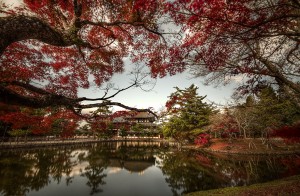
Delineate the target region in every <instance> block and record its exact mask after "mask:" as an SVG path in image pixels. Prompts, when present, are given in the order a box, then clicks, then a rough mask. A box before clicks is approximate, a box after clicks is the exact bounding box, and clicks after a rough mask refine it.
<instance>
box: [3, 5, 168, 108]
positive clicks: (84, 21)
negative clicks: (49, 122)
mask: <svg viewBox="0 0 300 196" xmlns="http://www.w3.org/2000/svg"><path fill="white" fill-rule="evenodd" d="M1 6H2V7H3V9H1V10H0V12H2V13H4V14H5V17H1V18H0V55H1V56H0V62H1V68H0V72H1V76H2V77H1V78H0V88H1V90H0V95H1V96H0V101H1V102H3V103H6V104H14V105H21V106H29V107H34V108H43V107H48V106H63V107H65V108H67V109H71V110H73V111H74V112H78V111H80V110H82V109H85V108H91V107H98V106H99V107H103V106H105V105H117V106H121V107H124V108H125V109H133V110H138V109H136V108H131V107H128V106H125V105H123V104H121V103H116V102H112V101H109V100H110V99H111V98H112V97H114V96H115V95H117V94H118V93H120V92H122V91H123V90H126V89H128V88H131V87H139V86H140V85H141V84H143V81H142V79H143V77H142V79H141V78H140V77H135V80H134V81H133V82H132V83H131V84H129V85H128V86H127V87H124V88H121V89H119V90H117V92H116V93H113V94H111V95H109V93H108V91H105V92H104V95H103V96H102V97H99V98H95V99H89V98H86V97H78V96H77V94H78V89H79V88H89V87H91V86H96V87H100V86H101V85H103V83H104V82H106V81H108V80H109V79H110V78H111V76H112V75H113V74H115V73H119V72H122V71H123V69H124V58H125V57H130V59H131V60H132V62H134V63H138V62H143V63H145V64H146V65H148V66H149V67H150V68H151V71H152V75H153V76H158V75H159V74H160V69H164V68H163V65H162V64H163V61H165V58H164V57H165V56H166V55H167V54H166V53H167V51H168V50H166V48H167V47H168V43H167V39H166V37H165V34H166V33H165V32H164V31H163V30H162V29H161V28H160V27H159V24H160V23H162V22H164V18H163V17H164V11H163V1H160V0H150V1H149V0H148V1H145V0H134V1H127V0H109V1H90V0H54V1H53V0H42V1H41V0H24V7H21V8H18V9H16V10H9V8H8V7H7V6H6V5H4V4H3V5H1ZM83 101H97V103H96V104H85V105H84V104H82V102H83ZM139 111H150V110H148V109H145V110H139Z"/></svg>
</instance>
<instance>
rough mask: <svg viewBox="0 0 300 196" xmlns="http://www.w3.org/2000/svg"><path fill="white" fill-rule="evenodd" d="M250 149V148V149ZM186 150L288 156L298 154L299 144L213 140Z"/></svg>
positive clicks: (278, 141)
mask: <svg viewBox="0 0 300 196" xmlns="http://www.w3.org/2000/svg"><path fill="white" fill-rule="evenodd" d="M250 147H251V148H250ZM184 148H187V149H195V150H201V151H205V152H209V153H218V154H228V155H230V154H232V155H289V154H300V144H299V143H294V144H286V143H284V141H282V140H274V141H272V142H270V143H269V145H266V144H263V143H262V141H261V140H260V139H255V140H253V139H236V140H233V141H228V140H226V139H214V140H212V142H211V144H210V145H209V146H195V145H193V146H185V147H184Z"/></svg>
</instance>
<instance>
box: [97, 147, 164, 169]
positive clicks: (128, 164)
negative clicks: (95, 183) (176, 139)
mask: <svg viewBox="0 0 300 196" xmlns="http://www.w3.org/2000/svg"><path fill="white" fill-rule="evenodd" d="M108 144H110V146H108V148H109V149H110V150H109V151H110V153H109V154H108V159H109V164H108V166H109V167H111V168H120V169H125V170H127V171H129V172H132V173H139V174H142V173H143V172H144V171H145V170H146V169H147V168H149V167H151V166H154V165H155V157H154V154H155V151H156V150H158V149H160V147H161V146H162V145H163V144H162V143H161V142H137V141H127V142H114V143H108ZM99 147H100V146H99ZM101 148H103V146H101Z"/></svg>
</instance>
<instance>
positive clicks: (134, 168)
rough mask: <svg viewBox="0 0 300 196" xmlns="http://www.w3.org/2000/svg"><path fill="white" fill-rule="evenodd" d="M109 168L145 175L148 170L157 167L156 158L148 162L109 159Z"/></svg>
mask: <svg viewBox="0 0 300 196" xmlns="http://www.w3.org/2000/svg"><path fill="white" fill-rule="evenodd" d="M109 162H110V164H109V167H117V168H121V169H126V170H127V171H129V172H132V173H140V174H141V173H143V172H144V171H145V170H146V169H147V168H149V167H151V166H153V165H155V158H154V157H153V156H152V157H149V158H148V160H120V159H109Z"/></svg>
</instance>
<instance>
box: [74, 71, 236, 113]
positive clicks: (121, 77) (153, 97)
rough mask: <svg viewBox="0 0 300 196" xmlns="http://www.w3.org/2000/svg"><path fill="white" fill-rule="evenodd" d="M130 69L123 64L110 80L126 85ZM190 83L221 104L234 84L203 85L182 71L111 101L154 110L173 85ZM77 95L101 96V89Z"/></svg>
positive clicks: (180, 85)
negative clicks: (120, 69) (146, 87)
mask: <svg viewBox="0 0 300 196" xmlns="http://www.w3.org/2000/svg"><path fill="white" fill-rule="evenodd" d="M130 70H131V68H130V66H128V65H127V66H125V72H124V73H123V74H116V75H114V76H113V78H112V80H111V82H113V83H115V85H116V86H118V87H119V88H124V87H126V86H128V85H129V83H130V76H129V75H128V73H129V72H130ZM191 84H195V85H196V86H198V87H199V89H198V94H199V95H201V96H205V95H207V97H206V101H207V102H210V101H213V102H215V103H217V104H223V105H226V103H228V102H229V101H230V97H231V95H232V93H233V88H234V87H233V86H234V84H231V85H227V86H219V87H213V86H205V85H203V83H202V79H201V78H195V79H191V75H189V73H188V72H184V73H182V74H177V75H175V76H166V77H164V78H158V79H157V81H156V85H155V86H154V88H153V89H152V90H151V91H150V92H145V91H143V90H141V89H139V88H131V89H128V90H126V91H123V92H121V93H120V94H118V95H117V96H116V97H114V98H113V99H112V101H116V102H121V103H123V104H125V105H127V106H131V107H138V108H149V107H153V108H155V110H158V109H160V108H161V107H162V106H164V105H165V103H166V101H167V100H168V96H169V95H170V94H171V93H172V92H174V91H175V89H174V87H175V86H177V87H179V88H181V89H184V88H187V87H189V86H190V85H191ZM79 96H81V97H90V98H97V97H102V96H103V91H101V90H99V89H95V88H94V89H93V88H91V89H88V90H80V92H79Z"/></svg>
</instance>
